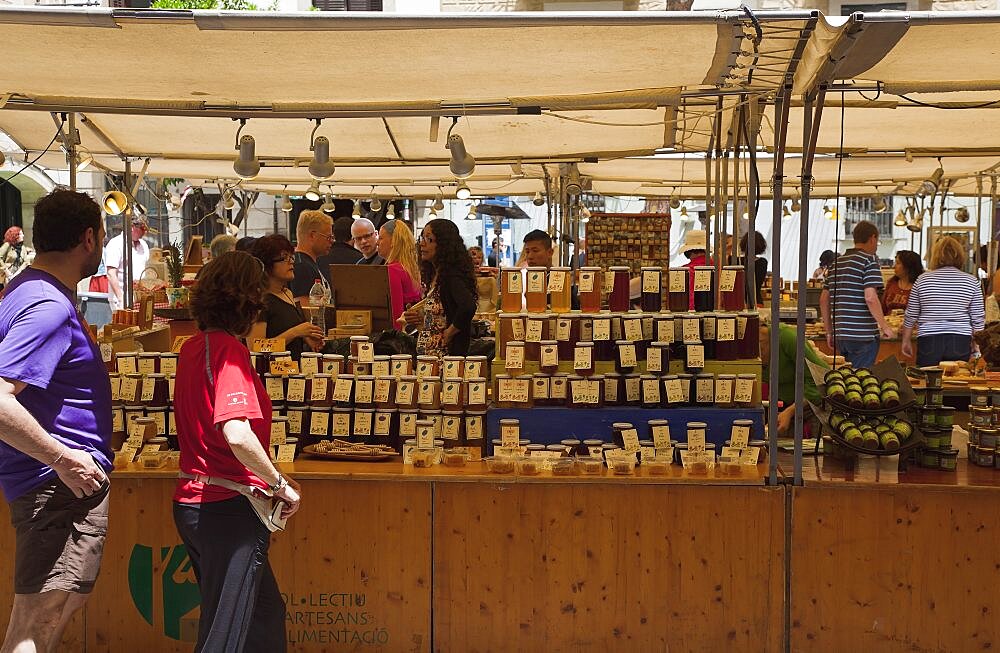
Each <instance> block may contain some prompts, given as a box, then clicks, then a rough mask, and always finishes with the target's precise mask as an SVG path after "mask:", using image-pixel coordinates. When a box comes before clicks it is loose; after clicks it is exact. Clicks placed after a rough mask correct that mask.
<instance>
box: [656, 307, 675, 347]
mask: <svg viewBox="0 0 1000 653" xmlns="http://www.w3.org/2000/svg"><path fill="white" fill-rule="evenodd" d="M674 331H675V327H674V317H673V316H672V315H664V314H662V313H661V314H659V315H655V316H653V340H655V341H656V342H665V343H667V344H673V342H674Z"/></svg>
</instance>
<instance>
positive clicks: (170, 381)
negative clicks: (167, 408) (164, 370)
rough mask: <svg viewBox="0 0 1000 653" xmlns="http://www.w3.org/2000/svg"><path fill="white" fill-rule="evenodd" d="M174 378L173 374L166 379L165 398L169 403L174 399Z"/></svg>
mask: <svg viewBox="0 0 1000 653" xmlns="http://www.w3.org/2000/svg"><path fill="white" fill-rule="evenodd" d="M176 380H177V379H176V377H173V376H171V377H170V378H168V379H167V399H169V400H170V402H171V403H173V401H174V383H175V382H176Z"/></svg>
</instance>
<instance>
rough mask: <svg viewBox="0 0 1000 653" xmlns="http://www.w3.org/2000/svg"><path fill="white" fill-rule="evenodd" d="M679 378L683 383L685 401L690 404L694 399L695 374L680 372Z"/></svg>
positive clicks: (682, 391)
mask: <svg viewBox="0 0 1000 653" xmlns="http://www.w3.org/2000/svg"><path fill="white" fill-rule="evenodd" d="M677 380H678V381H680V383H681V394H682V395H683V397H684V403H685V404H686V405H690V404H691V403H692V402H693V401H694V374H686V373H681V374H678V375H677Z"/></svg>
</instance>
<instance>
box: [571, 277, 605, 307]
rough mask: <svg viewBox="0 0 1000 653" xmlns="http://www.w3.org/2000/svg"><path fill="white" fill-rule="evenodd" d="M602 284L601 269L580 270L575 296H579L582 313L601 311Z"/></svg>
mask: <svg viewBox="0 0 1000 653" xmlns="http://www.w3.org/2000/svg"><path fill="white" fill-rule="evenodd" d="M602 289H603V282H602V279H601V268H599V267H582V268H580V276H579V283H578V284H577V294H578V295H579V296H580V310H581V311H583V312H584V313H596V312H598V311H599V310H601V291H602Z"/></svg>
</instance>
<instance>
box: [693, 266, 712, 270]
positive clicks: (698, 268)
mask: <svg viewBox="0 0 1000 653" xmlns="http://www.w3.org/2000/svg"><path fill="white" fill-rule="evenodd" d="M694 269H695V270H714V269H715V266H712V265H696V266H694Z"/></svg>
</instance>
